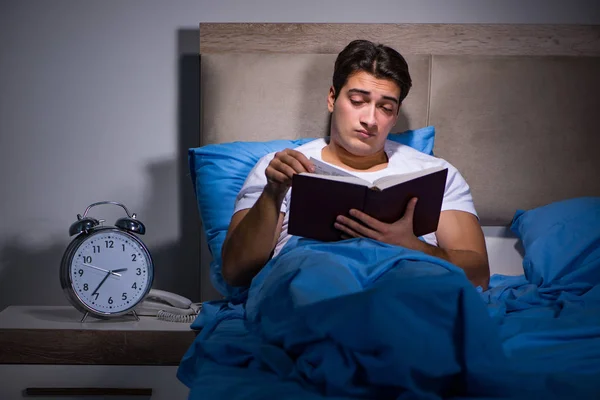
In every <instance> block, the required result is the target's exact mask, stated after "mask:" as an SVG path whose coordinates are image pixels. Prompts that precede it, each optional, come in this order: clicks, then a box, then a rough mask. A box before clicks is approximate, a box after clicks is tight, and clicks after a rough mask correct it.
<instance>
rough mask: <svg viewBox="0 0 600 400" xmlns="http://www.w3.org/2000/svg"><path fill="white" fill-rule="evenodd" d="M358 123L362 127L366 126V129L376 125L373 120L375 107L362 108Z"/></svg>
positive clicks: (375, 121)
mask: <svg viewBox="0 0 600 400" xmlns="http://www.w3.org/2000/svg"><path fill="white" fill-rule="evenodd" d="M360 122H361V123H362V124H363V125H366V126H368V127H372V126H376V125H377V120H376V119H375V107H374V106H372V107H365V108H363V112H362V113H361V116H360Z"/></svg>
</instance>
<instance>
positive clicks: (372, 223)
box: [350, 209, 381, 232]
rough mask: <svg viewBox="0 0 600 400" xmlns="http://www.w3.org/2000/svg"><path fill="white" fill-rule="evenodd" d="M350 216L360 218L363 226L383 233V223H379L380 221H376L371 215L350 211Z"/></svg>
mask: <svg viewBox="0 0 600 400" xmlns="http://www.w3.org/2000/svg"><path fill="white" fill-rule="evenodd" d="M350 215H351V216H353V217H354V218H358V219H359V220H360V221H361V222H362V223H363V224H365V225H366V226H368V227H369V228H371V229H373V230H374V231H377V232H380V231H381V221H379V220H378V219H375V218H373V217H371V216H370V215H368V214H365V213H364V212H362V211H359V210H355V209H352V210H350Z"/></svg>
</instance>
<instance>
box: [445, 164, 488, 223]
mask: <svg viewBox="0 0 600 400" xmlns="http://www.w3.org/2000/svg"><path fill="white" fill-rule="evenodd" d="M447 167H448V178H447V179H446V191H445V193H444V200H443V201H442V211H446V210H458V211H466V212H469V213H471V214H473V215H475V216H476V217H477V219H479V216H478V215H477V211H476V210H475V205H474V203H473V197H472V196H471V188H470V187H469V185H468V184H467V181H466V180H465V178H463V176H462V175H461V173H460V172H459V171H458V170H457V169H456V168H455V167H454V166H453V165H451V164H450V163H447Z"/></svg>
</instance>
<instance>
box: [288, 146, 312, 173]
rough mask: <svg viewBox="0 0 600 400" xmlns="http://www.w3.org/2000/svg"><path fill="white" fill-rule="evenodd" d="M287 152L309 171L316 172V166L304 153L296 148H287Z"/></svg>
mask: <svg viewBox="0 0 600 400" xmlns="http://www.w3.org/2000/svg"><path fill="white" fill-rule="evenodd" d="M286 152H287V154H289V155H290V156H292V157H294V158H295V159H296V160H298V161H299V162H300V164H302V166H303V167H304V168H305V169H306V170H307V171H308V172H315V166H314V165H313V163H311V162H310V160H309V159H308V158H306V156H305V155H304V154H302V153H300V152H299V151H297V150H294V149H287V150H286Z"/></svg>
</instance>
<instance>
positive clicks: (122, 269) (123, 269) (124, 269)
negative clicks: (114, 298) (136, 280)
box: [110, 268, 127, 276]
mask: <svg viewBox="0 0 600 400" xmlns="http://www.w3.org/2000/svg"><path fill="white" fill-rule="evenodd" d="M125 271H127V268H121V269H113V270H112V271H110V273H111V274H114V275H119V276H121V274H117V272H125Z"/></svg>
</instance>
